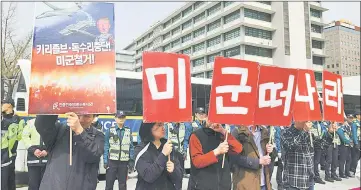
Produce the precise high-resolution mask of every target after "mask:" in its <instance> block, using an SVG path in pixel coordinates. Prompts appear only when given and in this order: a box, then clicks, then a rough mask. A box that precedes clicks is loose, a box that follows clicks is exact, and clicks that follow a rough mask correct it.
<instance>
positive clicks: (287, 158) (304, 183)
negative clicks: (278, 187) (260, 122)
mask: <svg viewBox="0 0 361 190" xmlns="http://www.w3.org/2000/svg"><path fill="white" fill-rule="evenodd" d="M311 128H312V122H305V121H304V122H299V121H296V122H295V123H294V124H293V125H292V126H291V127H290V128H288V129H286V130H285V131H284V132H283V134H282V135H281V147H282V153H284V171H283V185H284V188H285V189H286V190H297V189H307V190H313V189H314V180H313V179H314V176H315V174H314V169H313V156H314V154H313V148H312V146H311V141H310V133H309V130H310V129H311Z"/></svg>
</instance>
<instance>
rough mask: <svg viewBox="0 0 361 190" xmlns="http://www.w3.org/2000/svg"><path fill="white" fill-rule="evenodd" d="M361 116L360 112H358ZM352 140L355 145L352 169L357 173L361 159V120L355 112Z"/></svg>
mask: <svg viewBox="0 0 361 190" xmlns="http://www.w3.org/2000/svg"><path fill="white" fill-rule="evenodd" d="M358 115H359V116H358V117H360V113H358ZM351 127H352V128H351V131H352V140H353V144H354V146H353V147H352V148H351V168H350V171H351V172H353V173H354V175H355V174H356V168H357V163H358V160H359V159H360V143H361V142H360V140H361V137H360V121H359V120H358V119H357V113H356V114H354V118H353V121H352V124H351Z"/></svg>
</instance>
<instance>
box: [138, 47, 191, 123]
mask: <svg viewBox="0 0 361 190" xmlns="http://www.w3.org/2000/svg"><path fill="white" fill-rule="evenodd" d="M191 89H192V88H191V72H190V62H189V57H188V56H186V55H181V54H169V53H162V52H144V53H143V120H144V122H185V121H192V102H191V100H192V92H191Z"/></svg>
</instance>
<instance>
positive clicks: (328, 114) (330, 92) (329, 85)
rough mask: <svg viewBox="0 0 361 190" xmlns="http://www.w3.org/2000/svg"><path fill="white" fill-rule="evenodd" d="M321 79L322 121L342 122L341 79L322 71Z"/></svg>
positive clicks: (338, 76) (339, 76)
mask: <svg viewBox="0 0 361 190" xmlns="http://www.w3.org/2000/svg"><path fill="white" fill-rule="evenodd" d="M322 78H323V79H322V83H323V84H322V85H323V90H322V96H323V97H322V99H323V120H325V121H336V122H344V103H343V86H342V77H341V75H337V74H334V73H331V72H328V71H323V74H322Z"/></svg>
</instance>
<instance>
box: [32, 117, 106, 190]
mask: <svg viewBox="0 0 361 190" xmlns="http://www.w3.org/2000/svg"><path fill="white" fill-rule="evenodd" d="M66 116H67V124H66V125H65V124H62V123H58V122H57V119H58V116H57V115H37V116H36V120H35V127H36V130H37V131H38V133H39V134H40V137H41V138H42V139H43V141H44V144H45V146H46V147H47V148H48V152H49V155H48V156H49V158H48V162H47V166H46V169H45V173H44V176H43V180H42V181H41V184H40V190H49V189H51V190H64V189H67V190H95V189H96V186H97V175H98V169H99V161H100V157H101V156H102V155H103V153H104V134H103V133H101V132H99V131H98V130H97V129H95V128H94V127H92V126H91V124H92V121H93V120H94V115H93V114H84V115H79V116H78V115H77V114H75V113H67V114H66ZM69 130H72V133H70V131H69ZM70 134H72V136H70ZM71 138H72V145H71V146H72V154H70V152H69V149H70V148H69V141H70V139H71ZM70 155H72V157H71V158H70V159H69V156H70ZM69 161H71V162H70V164H69Z"/></svg>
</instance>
